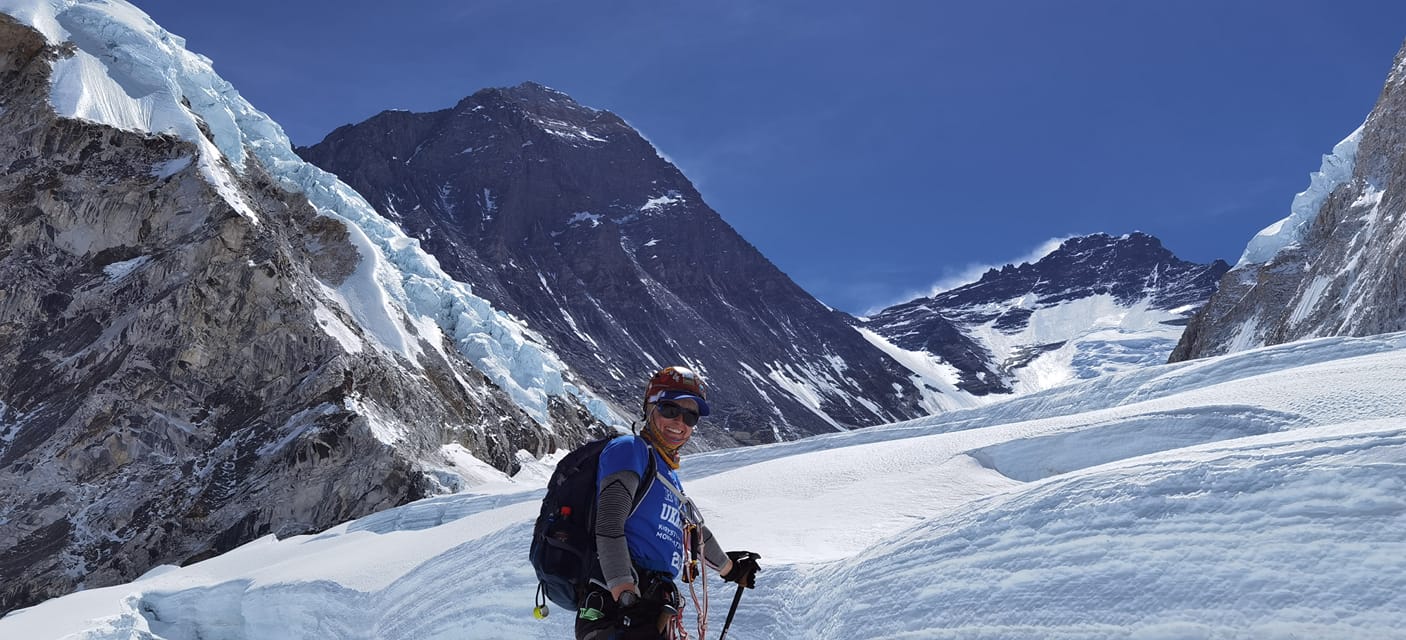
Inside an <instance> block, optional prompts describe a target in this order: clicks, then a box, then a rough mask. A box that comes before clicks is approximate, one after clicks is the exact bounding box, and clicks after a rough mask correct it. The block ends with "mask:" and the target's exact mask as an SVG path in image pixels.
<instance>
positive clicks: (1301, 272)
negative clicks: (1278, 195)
mask: <svg viewBox="0 0 1406 640" xmlns="http://www.w3.org/2000/svg"><path fill="white" fill-rule="evenodd" d="M1403 150H1406V48H1403V49H1402V51H1401V52H1398V53H1397V55H1396V61H1395V63H1394V65H1393V67H1392V71H1391V73H1390V75H1389V76H1388V78H1387V82H1386V86H1385V87H1384V88H1383V89H1382V93H1381V95H1380V96H1379V97H1378V99H1377V104H1376V106H1375V107H1374V108H1373V109H1372V113H1371V114H1370V115H1369V116H1368V117H1367V121H1366V123H1364V124H1363V125H1362V128H1361V129H1359V130H1358V131H1357V132H1354V134H1353V135H1352V136H1349V138H1348V139H1347V140H1344V141H1343V143H1340V144H1339V145H1338V148H1336V149H1335V150H1334V154H1333V155H1332V156H1328V157H1326V158H1325V162H1324V169H1323V171H1321V172H1320V174H1319V175H1317V176H1315V182H1317V181H1318V180H1320V179H1322V178H1323V177H1324V175H1326V174H1330V173H1333V170H1341V169H1343V165H1344V163H1350V171H1349V172H1348V173H1347V174H1346V175H1344V176H1342V179H1341V180H1338V181H1336V184H1331V185H1329V186H1327V187H1324V186H1321V185H1317V184H1314V185H1311V186H1310V189H1309V191H1306V192H1305V193H1303V194H1300V196H1299V197H1300V198H1304V197H1305V196H1308V195H1310V194H1311V193H1312V192H1313V191H1314V190H1315V189H1329V188H1330V189H1331V191H1329V192H1327V193H1326V194H1322V195H1323V196H1324V197H1322V201H1321V204H1318V203H1317V202H1315V204H1317V205H1318V206H1317V208H1316V210H1312V211H1311V212H1310V213H1311V214H1312V215H1311V216H1310V217H1308V224H1307V228H1306V229H1304V230H1303V231H1302V232H1301V235H1300V237H1297V238H1294V242H1292V243H1290V244H1288V245H1287V246H1285V247H1284V248H1283V249H1281V250H1280V251H1278V252H1277V253H1275V254H1274V255H1272V256H1269V257H1267V258H1266V259H1265V260H1263V261H1259V262H1247V261H1242V263H1241V264H1238V265H1236V268H1235V269H1234V270H1232V271H1231V272H1230V273H1228V274H1226V276H1225V278H1224V279H1223V280H1222V282H1221V289H1220V291H1219V292H1218V293H1217V295H1216V296H1215V297H1214V298H1212V299H1211V301H1210V303H1208V304H1207V305H1206V307H1205V308H1204V309H1203V310H1202V312H1201V313H1199V314H1197V316H1196V317H1195V318H1194V319H1193V320H1192V322H1191V324H1190V325H1189V326H1188V327H1187V330H1186V334H1185V335H1184V336H1183V337H1182V340H1181V343H1180V344H1178V345H1177V349H1176V351H1174V352H1173V354H1172V357H1171V359H1172V361H1180V360H1189V359H1193V358H1202V357H1206V356H1214V355H1221V354H1225V353H1231V352H1235V351H1241V350H1244V349H1249V348H1253V347H1259V346H1266V345H1274V344H1283V343H1286V342H1293V341H1295V340H1301V339H1304V338H1313V337H1325V336H1366V335H1374V334H1378V333H1388V332H1393V331H1403V330H1406V235H1403V233H1402V227H1403V214H1406V154H1403ZM1332 165H1337V166H1332ZM1295 206H1296V207H1298V206H1300V203H1299V201H1298V199H1296V201H1295ZM1290 220H1292V218H1291V219H1290ZM1267 231H1268V230H1267ZM1262 233H1264V232H1262ZM1257 240H1258V238H1257ZM1252 246H1253V245H1252Z"/></svg>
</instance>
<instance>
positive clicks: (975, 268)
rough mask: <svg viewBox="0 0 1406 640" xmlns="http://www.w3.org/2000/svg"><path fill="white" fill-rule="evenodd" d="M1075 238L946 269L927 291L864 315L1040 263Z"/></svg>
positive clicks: (901, 298) (1063, 239) (893, 301)
mask: <svg viewBox="0 0 1406 640" xmlns="http://www.w3.org/2000/svg"><path fill="white" fill-rule="evenodd" d="M1074 237H1077V234H1076V235H1068V236H1061V237H1058V238H1050V239H1049V240H1046V241H1044V242H1042V243H1040V244H1039V245H1037V246H1036V247H1035V248H1034V249H1032V250H1030V251H1029V252H1027V253H1026V254H1025V255H1023V256H1020V257H1018V258H1015V259H1012V260H1007V261H1005V262H1001V263H1000V264H994V265H993V264H978V263H975V262H972V263H968V264H966V265H965V266H962V267H946V268H944V269H943V275H942V278H940V279H939V280H938V281H937V282H934V283H933V284H932V286H930V287H928V288H927V289H926V290H919V291H910V292H908V293H906V294H903V295H902V296H900V297H898V298H896V299H894V300H892V301H891V302H888V303H885V304H880V305H876V306H874V307H872V308H870V309H869V310H868V311H865V312H864V315H865V316H872V315H874V314H876V313H878V312H880V311H883V310H884V309H887V308H889V307H892V306H894V305H896V304H902V303H904V302H909V301H911V300H916V299H918V298H930V297H932V296H935V295H937V294H939V293H942V292H943V291H951V290H953V289H956V288H957V287H960V286H963V285H968V284H971V283H973V282H976V281H977V280H980V279H981V275H982V274H983V273H986V272H987V271H990V270H992V269H1000V268H1001V267H1003V266H1005V265H1008V264H1013V265H1020V264H1022V263H1026V262H1030V263H1034V262H1039V261H1040V259H1041V258H1043V257H1045V256H1047V255H1050V254H1051V253H1053V252H1054V250H1055V249H1058V248H1059V245H1062V244H1064V242H1065V241H1066V240H1068V239H1070V238H1074Z"/></svg>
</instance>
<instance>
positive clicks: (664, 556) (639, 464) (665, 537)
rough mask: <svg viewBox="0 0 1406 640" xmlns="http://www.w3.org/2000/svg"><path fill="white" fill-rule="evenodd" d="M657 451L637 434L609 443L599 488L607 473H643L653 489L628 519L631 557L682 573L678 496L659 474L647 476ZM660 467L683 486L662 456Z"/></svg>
mask: <svg viewBox="0 0 1406 640" xmlns="http://www.w3.org/2000/svg"><path fill="white" fill-rule="evenodd" d="M651 455H655V454H654V452H653V451H651V450H650V448H649V444H648V443H646V442H645V441H644V440H643V439H641V438H639V437H637V436H621V437H619V438H616V439H614V440H611V441H610V443H609V444H607V445H605V449H603V450H602V451H601V454H600V471H599V472H598V473H597V475H596V492H597V493H599V492H600V482H601V480H602V479H604V478H605V477H606V476H609V475H611V474H613V473H618V472H620V471H624V470H627V469H628V470H630V471H633V472H635V474H636V475H638V476H640V486H644V485H645V483H649V492H648V493H646V494H645V495H644V500H642V501H640V506H639V508H637V509H635V512H634V513H633V514H631V515H630V517H629V519H627V520H625V540H626V542H627V543H628V544H629V547H630V559H631V560H633V561H634V563H635V564H636V565H638V566H640V567H641V568H644V569H648V570H650V571H659V572H663V573H667V574H669V575H671V576H678V574H679V571H680V570H681V569H682V568H683V518H682V516H681V514H680V512H679V510H680V508H681V505H680V504H679V498H678V496H675V495H674V492H672V491H670V490H669V488H668V487H666V486H664V483H662V482H660V481H659V479H658V478H655V479H654V481H653V482H649V479H648V478H645V477H644V472H645V470H646V469H647V468H648V467H647V465H648V463H649V456H651ZM655 467H656V471H657V472H658V474H659V475H660V476H663V477H664V478H667V479H668V480H669V482H671V483H673V485H674V486H675V487H679V486H680V485H679V476H678V474H676V473H674V470H673V469H670V468H669V465H667V464H665V463H664V461H663V460H662V459H660V460H656V461H655Z"/></svg>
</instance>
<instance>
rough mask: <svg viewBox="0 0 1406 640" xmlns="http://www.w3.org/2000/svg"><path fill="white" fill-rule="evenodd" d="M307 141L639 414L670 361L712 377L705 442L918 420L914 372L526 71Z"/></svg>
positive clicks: (621, 129) (671, 172) (671, 178)
mask: <svg viewBox="0 0 1406 640" xmlns="http://www.w3.org/2000/svg"><path fill="white" fill-rule="evenodd" d="M298 153H299V154H300V155H301V156H303V157H304V158H305V159H307V160H308V161H310V162H312V163H314V164H316V165H318V166H320V167H322V168H323V169H325V170H327V171H330V172H332V173H334V174H336V175H337V176H338V177H340V178H341V179H342V180H343V181H344V182H346V183H347V184H349V185H351V186H352V187H353V188H355V189H356V190H357V191H359V192H360V193H361V194H362V195H363V196H365V197H366V199H367V200H369V201H370V202H371V203H372V204H373V205H374V206H375V207H376V208H377V210H378V211H379V212H380V213H381V214H382V215H384V216H386V217H388V218H390V219H392V220H395V221H397V222H398V223H399V224H400V225H401V227H402V228H403V229H404V230H405V231H406V233H407V234H409V235H412V236H415V237H417V238H419V239H420V240H421V241H422V243H423V246H424V247H425V249H426V250H428V251H429V252H431V253H433V254H434V255H435V256H436V257H437V258H438V259H439V261H440V264H441V265H442V266H443V268H444V269H445V270H446V271H447V272H449V273H450V274H451V275H453V276H454V277H455V278H456V279H458V280H461V281H463V282H467V283H470V284H471V285H472V286H473V287H474V293H476V294H477V295H480V296H483V297H485V298H487V299H489V300H490V301H491V302H492V303H493V304H494V305H495V306H496V307H498V308H501V309H504V310H506V311H508V312H510V313H512V314H513V315H515V316H517V317H519V318H521V319H523V320H525V321H526V322H527V324H528V325H529V326H531V327H532V328H533V329H534V330H536V331H538V332H540V333H541V334H543V335H544V337H545V341H546V342H547V343H549V344H552V345H554V347H555V348H556V350H557V353H558V354H560V355H561V356H562V358H563V359H564V360H565V361H566V362H567V364H569V365H570V366H571V367H572V369H574V370H575V371H577V372H579V373H581V374H582V375H583V377H584V379H585V381H586V382H587V384H589V385H591V386H592V387H593V388H595V389H598V390H600V391H602V392H603V393H605V394H606V395H608V396H610V397H611V398H613V399H614V401H615V402H616V403H617V404H618V405H619V406H620V407H621V408H622V410H623V411H624V412H625V415H630V414H632V413H636V412H638V408H639V403H640V400H641V398H640V396H641V394H642V392H643V386H644V381H645V379H646V378H647V377H648V375H649V374H650V373H651V372H652V371H654V370H657V369H658V368H660V367H661V366H665V365H669V364H687V365H689V366H692V367H694V368H696V369H698V370H700V371H701V372H702V373H703V374H704V375H705V376H706V377H707V378H708V379H709V381H710V382H711V384H712V388H713V390H714V401H715V402H714V407H715V408H714V412H715V415H714V417H713V418H712V419H710V420H709V421H708V422H706V423H705V428H703V429H700V430H699V432H698V434H697V436H696V438H695V439H696V440H699V441H700V443H707V444H711V445H715V446H716V445H729V444H733V443H742V444H750V443H759V442H772V441H776V440H781V439H790V438H796V437H800V436H804V435H808V434H814V433H819V432H825V431H833V430H834V429H836V428H837V427H856V426H866V425H872V424H876V423H882V422H889V421H894V420H900V419H905V418H911V417H915V416H917V415H919V411H920V410H919V408H918V405H917V401H918V393H917V391H916V389H915V387H914V386H913V384H912V383H911V382H910V380H909V377H910V374H909V372H907V371H906V370H905V369H903V368H902V367H901V366H900V365H898V364H897V363H896V362H894V361H893V360H891V359H889V358H888V357H887V356H886V355H884V354H883V353H881V352H880V351H878V350H877V349H876V348H874V347H873V346H871V345H870V344H869V343H868V342H866V341H865V340H864V339H863V338H862V337H861V336H860V335H859V334H858V333H857V332H855V331H854V330H853V329H852V328H851V327H849V326H848V325H847V316H846V315H845V314H842V313H839V312H836V311H834V310H831V309H829V308H827V307H825V306H824V305H822V304H820V303H819V302H817V301H816V300H815V299H814V298H812V297H811V296H810V295H808V294H807V293H806V292H805V291H803V290H801V289H800V288H799V287H797V286H796V285H795V283H793V282H792V281H791V280H790V279H789V278H788V277H786V275H785V274H783V273H781V272H780V271H779V270H778V269H777V268H776V267H775V266H774V265H772V264H771V263H770V262H769V261H767V260H766V259H765V258H764V257H763V256H762V255H761V254H760V253H758V252H757V250H756V249H755V248H754V247H753V246H752V245H750V244H749V243H747V242H746V241H745V240H743V239H742V238H741V237H739V236H738V235H737V234H736V233H735V232H734V231H733V230H732V229H731V228H730V227H729V226H728V225H727V224H726V223H724V222H723V221H722V219H721V218H720V217H719V216H718V214H717V213H715V212H714V211H713V210H712V209H710V208H709V207H708V205H707V204H706V203H704V202H703V198H702V196H700V195H699V193H698V192H697V190H695V189H694V187H693V185H692V184H691V183H690V182H689V181H688V179H687V178H685V177H684V176H683V174H681V173H680V172H679V171H678V170H677V169H676V168H675V167H674V166H673V165H672V164H670V163H668V162H667V161H665V160H664V159H662V158H661V157H660V156H659V155H658V153H657V152H656V151H655V149H654V148H653V147H652V146H651V145H650V144H649V143H648V142H647V141H645V140H644V139H643V138H642V137H640V136H639V134H638V133H636V132H635V131H634V130H633V129H631V128H630V127H629V126H628V125H627V124H626V123H625V122H624V121H622V120H621V119H620V118H619V117H617V116H615V115H614V114H612V113H609V112H607V111H598V110H595V109H591V108H588V107H584V106H581V105H579V104H577V103H576V102H575V101H573V100H572V99H571V98H570V97H568V96H566V95H565V94H563V93H560V92H557V91H554V90H552V89H548V88H546V87H543V86H540V85H536V84H532V83H527V84H524V85H521V86H518V87H514V88H511V89H488V90H484V91H480V92H478V93H476V94H474V95H472V96H470V97H468V98H465V99H464V100H462V101H461V102H460V103H459V104H457V105H455V106H454V107H453V108H452V109H446V110H444V111H439V112H435V113H407V112H394V111H390V112H384V113H382V114H380V115H377V116H375V117H373V118H371V119H370V120H367V121H366V122H363V123H360V124H357V125H348V126H344V127H341V128H339V129H337V130H336V131H333V132H332V133H331V134H330V135H328V136H327V138H326V139H325V140H323V141H322V142H321V143H319V144H317V145H314V146H312V147H307V148H300V149H298ZM713 425H720V426H721V427H722V429H721V430H719V429H715V428H710V427H712V426H713Z"/></svg>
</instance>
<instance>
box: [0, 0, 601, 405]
mask: <svg viewBox="0 0 1406 640" xmlns="http://www.w3.org/2000/svg"><path fill="white" fill-rule="evenodd" d="M0 11H3V12H4V13H7V14H10V15H11V16H14V17H15V18H16V19H18V20H20V21H21V22H23V23H25V24H28V25H30V26H32V27H34V28H35V29H36V30H38V31H40V32H41V33H43V34H44V36H45V37H46V38H47V39H48V40H49V41H50V43H52V44H61V43H63V42H68V41H71V42H73V43H74V44H75V45H77V47H78V49H79V51H78V52H77V53H76V54H75V55H74V56H73V57H70V58H66V59H64V60H61V61H59V62H58V63H57V64H56V65H55V66H56V68H55V71H54V80H53V91H52V94H51V102H52V103H53V105H54V108H55V111H56V112H58V113H59V114H60V115H61V116H65V117H71V118H82V119H86V120H91V121H94V122H99V123H102V124H106V125H109V126H112V127H116V128H120V129H124V130H131V131H139V132H144V133H168V134H173V135H176V136H179V137H180V138H182V139H185V140H188V141H190V142H192V143H194V144H195V145H196V146H197V147H198V148H199V150H200V157H199V159H198V162H199V166H200V168H201V173H202V175H204V176H205V178H206V180H208V181H209V182H210V183H211V185H213V186H214V187H215V189H216V190H217V191H218V192H219V193H220V194H221V196H223V197H224V198H225V200H227V201H228V202H229V203H230V205H231V206H232V207H234V208H235V209H236V210H238V211H240V212H241V213H243V214H244V215H246V216H248V217H249V218H250V219H252V220H255V221H256V222H257V220H258V217H257V215H256V213H255V212H254V211H253V210H252V209H251V208H250V207H249V206H248V204H247V203H245V201H244V199H243V196H242V194H241V192H240V190H239V187H238V183H237V175H238V174H240V173H241V172H242V171H243V168H244V165H245V161H246V157H247V156H248V155H252V156H253V157H254V158H256V159H257V160H258V161H259V162H260V163H262V164H263V165H264V167H265V168H266V169H267V170H268V171H269V172H270V173H271V174H272V175H273V176H274V177H275V178H277V179H278V180H279V182H280V183H281V184H282V185H283V186H284V187H285V188H288V189H290V190H292V191H295V192H298V193H302V194H304V195H306V196H307V198H308V200H309V201H310V202H311V203H312V204H313V205H314V206H315V207H316V208H317V210H318V211H319V213H321V214H323V215H327V216H330V217H333V218H336V219H338V220H341V221H343V222H345V223H347V226H348V230H349V231H350V233H351V238H352V241H353V242H354V243H355V244H356V246H357V248H358V250H359V252H360V253H361V255H362V261H361V263H360V265H359V266H358V268H357V270H356V272H355V273H354V274H353V275H352V276H351V277H350V278H348V279H347V281H346V282H345V283H343V284H342V285H341V286H340V287H339V288H338V289H337V291H336V295H335V296H334V297H335V298H337V299H338V300H339V301H340V302H342V303H343V305H344V306H345V307H346V308H347V311H348V312H349V313H350V315H351V316H352V317H353V318H355V319H356V321H357V323H358V324H359V325H360V326H361V327H362V328H363V329H364V330H365V332H366V334H367V335H368V336H371V337H372V339H373V340H374V341H375V344H374V345H373V346H374V347H376V348H379V349H383V350H385V351H388V352H391V353H396V354H399V355H401V356H403V357H404V358H405V359H406V360H407V361H409V362H410V363H417V362H418V358H419V355H420V345H421V344H422V343H424V344H429V345H431V346H436V347H437V346H438V345H439V344H440V341H441V336H440V335H439V333H440V332H442V333H443V335H445V336H449V337H450V338H451V339H452V340H453V342H454V344H455V346H456V347H457V349H458V351H459V352H460V353H462V354H463V355H464V356H466V357H467V358H468V359H469V360H470V361H471V362H472V363H473V364H474V365H475V366H476V367H478V368H479V369H480V370H482V371H483V372H484V373H485V374H486V375H487V376H488V377H489V378H490V379H491V380H493V381H494V382H495V383H496V384H498V385H499V386H500V387H502V388H503V390H504V391H505V392H507V393H508V395H509V396H510V397H511V398H512V399H513V400H514V402H516V403H517V404H519V405H520V406H522V407H523V409H524V410H525V411H527V412H528V413H529V415H531V416H532V417H533V418H534V419H536V420H537V421H538V422H540V423H542V424H546V423H547V421H548V419H549V418H548V412H547V401H548V397H549V396H552V395H571V396H574V397H576V398H578V399H579V400H580V401H581V402H582V403H583V404H584V405H586V406H587V407H588V408H589V410H590V411H591V412H592V413H593V414H594V415H595V416H596V417H598V418H600V419H602V420H603V421H605V422H607V423H612V424H619V423H620V422H621V421H620V419H619V418H618V417H617V416H615V415H614V414H613V413H612V412H611V410H610V409H609V408H608V406H607V405H606V404H605V403H604V402H603V401H601V400H600V399H599V398H597V397H596V396H595V395H594V394H592V393H591V392H590V391H588V390H586V389H583V388H580V387H578V386H576V385H574V384H571V383H570V382H568V381H567V380H566V379H565V365H563V364H562V363H561V361H560V359H559V358H558V357H557V356H556V355H555V354H554V353H552V352H551V351H549V350H548V349H547V348H546V347H545V346H543V345H542V344H541V342H540V341H538V340H535V339H534V335H533V334H532V332H531V331H530V330H528V329H527V328H526V327H525V326H523V325H522V324H521V323H520V322H518V321H516V320H515V319H513V318H511V317H508V316H507V315H505V314H502V313H500V312H498V311H497V310H495V309H494V308H493V307H492V306H491V305H489V303H488V302H487V301H485V300H483V299H482V298H479V297H477V296H475V295H473V294H472V293H471V290H470V287H469V286H468V285H465V284H463V283H459V282H455V281H453V280H452V279H451V278H449V276H447V275H446V274H445V273H444V272H443V271H442V270H441V269H440V268H439V265H438V263H437V262H436V261H435V260H434V258H432V257H431V256H429V255H428V254H426V253H425V252H424V251H422V250H421V249H420V247H419V242H418V241H417V240H414V239H412V238H409V237H407V236H406V235H405V234H404V233H403V232H401V231H400V229H399V228H398V227H397V226H396V225H394V224H392V223H390V222H388V221H386V220H385V219H383V218H381V217H380V216H378V215H377V214H376V212H375V210H374V209H373V208H372V207H371V206H370V205H369V204H368V203H367V202H366V201H365V200H364V199H363V198H362V197H361V196H360V195H359V194H357V193H356V192H355V191H353V190H352V189H351V188H349V187H347V186H346V185H345V184H343V183H342V182H340V181H339V180H337V178H336V177H335V176H333V175H331V174H329V173H326V172H324V171H322V170H320V169H318V168H316V167H313V166H312V165H310V164H307V163H305V162H303V161H302V160H301V159H300V158H298V156H297V155H295V154H294V153H293V150H292V146H291V145H290V143H289V141H288V138H287V136H286V135H284V133H283V130H282V128H281V127H280V126H279V125H278V124H277V123H275V122H273V121H272V120H271V119H269V117H268V116H267V115H265V114H263V113H262V112H260V111H258V110H257V109H255V108H254V107H253V106H252V105H250V104H249V102H248V101H246V100H244V98H243V97H241V96H240V95H239V92H238V91H236V90H235V89H234V88H233V87H232V86H231V85H230V84H229V83H228V82H226V81H225V80H223V79H222V78H220V77H219V76H218V75H217V74H216V73H215V71H214V69H213V67H212V62H211V61H210V60H209V59H208V58H205V57H204V56H200V55H197V54H194V53H192V52H190V51H187V50H186V49H185V41H184V39H182V38H180V37H177V36H174V35H172V34H170V33H168V32H167V31H166V30H164V29H162V28H161V27H160V26H158V25H157V24H156V23H155V22H153V21H152V20H151V18H150V17H148V16H147V15H146V14H144V13H143V12H142V11H141V10H139V9H137V8H136V7H134V6H132V5H130V4H127V3H125V2H122V1H121V0H90V1H79V0H0ZM182 101H185V102H187V103H188V106H187V105H186V104H183V102H182ZM202 124H203V125H204V126H205V127H206V128H207V129H208V130H209V132H210V135H211V137H212V138H213V142H212V141H211V140H210V139H207V138H206V137H205V135H203V134H202V133H201V130H200V125H202ZM246 154H247V155H246ZM403 314H408V315H409V316H410V317H411V318H412V319H415V321H413V322H411V323H409V324H410V325H412V327H413V328H411V329H407V328H406V324H407V323H406V322H405V321H403V320H402V315H403ZM337 337H339V339H343V338H346V336H345V335H339V336H337Z"/></svg>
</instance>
